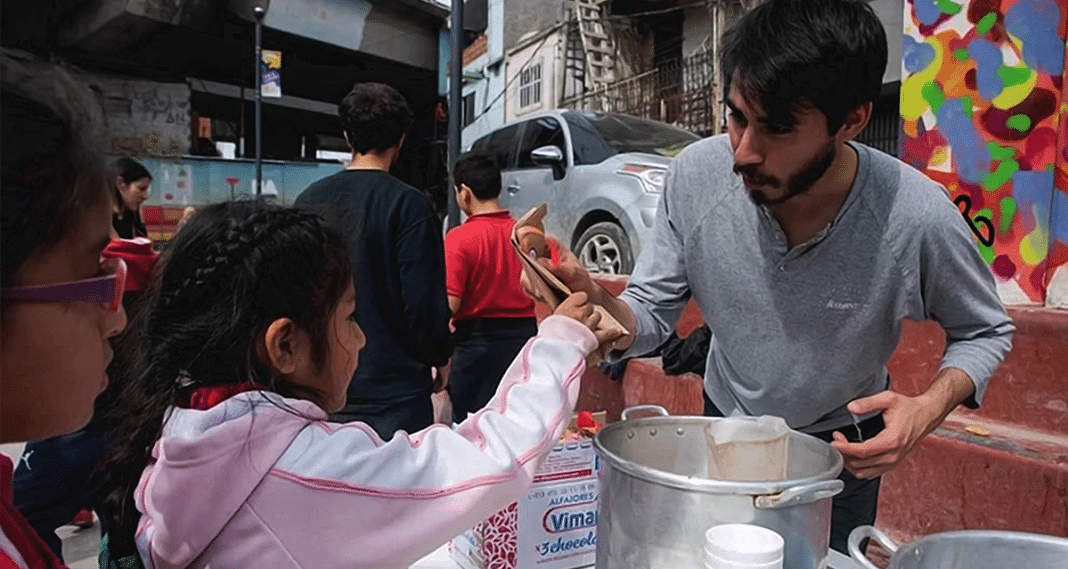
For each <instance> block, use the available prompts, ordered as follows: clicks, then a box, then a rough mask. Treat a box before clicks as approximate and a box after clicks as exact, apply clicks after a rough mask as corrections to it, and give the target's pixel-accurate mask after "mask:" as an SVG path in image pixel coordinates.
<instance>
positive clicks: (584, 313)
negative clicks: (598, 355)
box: [553, 292, 622, 352]
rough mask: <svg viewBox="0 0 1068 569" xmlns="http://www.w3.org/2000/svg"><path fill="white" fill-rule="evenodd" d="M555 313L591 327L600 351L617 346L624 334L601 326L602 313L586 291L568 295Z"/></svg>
mask: <svg viewBox="0 0 1068 569" xmlns="http://www.w3.org/2000/svg"><path fill="white" fill-rule="evenodd" d="M553 314H559V315H560V316H567V317H568V318H572V319H574V320H578V321H579V323H580V324H582V325H583V326H585V327H586V328H589V330H590V332H593V335H594V336H595V337H596V338H597V345H598V350H597V351H598V352H600V351H602V350H603V349H604V348H607V349H608V350H611V349H612V348H613V347H615V346H614V344H615V341H616V340H618V339H619V338H620V337H621V336H622V332H621V331H619V330H610V329H606V328H602V327H601V326H600V324H601V314H600V313H599V312H597V311H595V310H594V305H593V304H592V303H590V301H589V297H588V296H587V295H586V293H584V292H576V293H573V294H572V295H571V296H569V297H567V299H566V300H564V301H563V302H562V303H560V306H558V307H557V308H556V311H555V312H553ZM605 351H607V350H605Z"/></svg>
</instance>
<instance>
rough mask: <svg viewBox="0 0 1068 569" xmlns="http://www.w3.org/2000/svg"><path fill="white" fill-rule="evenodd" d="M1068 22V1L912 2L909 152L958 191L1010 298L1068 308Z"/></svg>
mask: <svg viewBox="0 0 1068 569" xmlns="http://www.w3.org/2000/svg"><path fill="white" fill-rule="evenodd" d="M1066 22H1068V7H1066V5H1065V3H1064V2H1063V1H1062V0H965V1H963V2H961V1H960V0H956V1H954V0H907V1H906V3H905V6H904V37H903V42H904V43H903V44H902V78H903V80H902V85H901V117H902V130H903V133H902V134H903V135H902V138H901V157H902V159H903V160H905V161H906V162H908V163H909V164H912V165H913V166H915V167H917V168H919V169H921V170H923V171H924V172H925V173H926V174H927V175H928V176H930V177H931V178H932V179H934V180H936V181H938V182H940V183H942V184H943V185H945V186H946V188H948V189H949V192H950V194H951V195H952V196H953V198H954V200H955V201H956V202H957V203H958V207H960V209H961V212H962V214H963V215H965V216H966V217H967V218H968V219H969V220H970V222H971V225H972V226H973V229H974V231H975V233H976V241H977V244H978V247H979V250H980V252H981V253H982V255H983V257H984V258H985V259H986V260H987V262H988V263H990V265H991V268H992V269H993V272H994V274H995V275H996V277H997V280H998V286H999V292H1000V293H1001V295H1002V298H1003V299H1004V300H1005V301H1006V302H1007V303H1010V304H1037V305H1042V304H1045V303H1046V302H1047V300H1048V301H1050V304H1052V305H1060V306H1065V307H1068V298H1066V297H1068V282H1066V281H1068V174H1066V168H1068V166H1066V165H1065V161H1066V160H1068V156H1066V155H1065V153H1066V152H1068V126H1066V125H1065V124H1064V123H1065V121H1066V118H1068V105H1066V101H1068V99H1066V95H1065V94H1066V91H1065V65H1064V63H1065V33H1066V25H1068V24H1066ZM1058 303H1059V304H1058Z"/></svg>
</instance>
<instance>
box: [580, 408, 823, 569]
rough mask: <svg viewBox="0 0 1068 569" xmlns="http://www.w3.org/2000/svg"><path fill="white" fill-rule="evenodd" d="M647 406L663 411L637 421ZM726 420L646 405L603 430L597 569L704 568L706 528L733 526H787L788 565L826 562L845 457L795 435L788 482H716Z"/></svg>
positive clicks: (805, 567) (808, 568) (800, 567)
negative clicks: (716, 449) (713, 461)
mask: <svg viewBox="0 0 1068 569" xmlns="http://www.w3.org/2000/svg"><path fill="white" fill-rule="evenodd" d="M639 411H646V412H654V413H656V414H657V415H660V416H657V417H648V418H642V419H631V418H630V417H631V416H632V415H634V414H635V413H637V412H639ZM737 419H738V418H734V419H731V420H737ZM722 420H724V419H717V418H711V417H672V416H668V413H667V411H666V410H664V408H663V407H659V406H650V405H642V406H638V407H631V408H629V409H627V410H625V411H624V412H623V420H622V421H620V422H618V423H613V424H611V425H608V426H606V427H605V428H604V429H602V430H601V432H600V433H598V434H597V437H596V438H595V439H594V443H593V445H594V448H595V449H596V451H597V454H598V455H599V456H600V458H601V461H602V465H601V470H600V473H599V474H598V476H599V478H600V482H601V485H600V505H599V508H598V522H597V569H686V568H693V567H703V566H704V565H703V564H704V561H703V560H702V557H701V556H702V549H703V547H704V541H705V537H704V535H705V531H706V530H707V529H708V528H710V527H712V526H714V525H719V524H724V523H750V524H756V525H759V526H763V527H766V528H769V529H772V530H775V531H777V532H779V534H780V535H782V537H783V539H784V540H785V542H786V545H785V549H784V551H783V555H784V560H783V561H784V568H785V569H822V568H824V567H826V559H827V550H828V547H829V545H828V544H829V542H830V534H831V498H832V497H833V496H835V495H836V494H838V493H839V492H841V491H842V481H841V480H838V479H837V477H838V474H839V473H840V472H841V471H842V455H841V454H839V453H838V451H837V450H835V449H834V448H833V447H831V445H829V444H827V443H825V442H823V441H821V440H819V439H817V438H815V437H811V436H809V435H806V434H803V433H799V432H796V431H791V432H790V441H789V443H788V444H789V460H788V465H789V476H788V479H787V480H783V481H769V482H726V481H721V480H709V479H708V478H707V477H706V474H707V468H708V466H707V465H708V443H707V440H706V438H705V426H706V425H708V424H709V423H711V422H715V421H722Z"/></svg>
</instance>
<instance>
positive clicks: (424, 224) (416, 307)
mask: <svg viewBox="0 0 1068 569" xmlns="http://www.w3.org/2000/svg"><path fill="white" fill-rule="evenodd" d="M420 198H421V199H420ZM405 209H406V210H407V213H408V214H409V215H406V216H405V217H406V221H405V222H403V223H402V224H401V227H400V228H399V229H400V231H399V233H398V235H397V240H396V247H397V269H398V272H399V277H400V286H401V290H400V297H401V303H402V304H403V307H404V318H405V320H406V321H407V324H408V330H409V333H410V334H411V336H412V338H411V340H412V343H411V345H412V346H413V347H414V349H415V355H416V357H418V358H419V359H420V360H421V361H422V362H423V363H425V364H427V365H432V366H443V365H445V364H446V363H448V361H449V357H450V356H451V355H452V335H451V333H450V332H449V320H450V319H451V318H452V312H451V311H450V310H449V300H448V296H447V294H446V292H445V245H444V242H443V240H442V236H441V225H440V224H439V223H438V218H437V216H435V215H434V214H433V212H432V211H431V210H430V205H429V204H427V203H426V200H425V198H422V196H419V198H417V199H412V200H409V203H407V204H405Z"/></svg>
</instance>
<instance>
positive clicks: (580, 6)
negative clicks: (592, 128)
mask: <svg viewBox="0 0 1068 569" xmlns="http://www.w3.org/2000/svg"><path fill="white" fill-rule="evenodd" d="M605 4H607V0H575V11H576V12H577V15H578V25H579V34H580V35H581V36H582V49H583V51H584V52H585V54H586V70H587V73H586V82H587V85H586V86H587V88H588V89H591V90H594V91H596V90H599V89H603V88H605V87H606V86H608V85H610V84H612V82H613V81H615V76H616V65H615V51H616V49H615V42H614V41H612V35H611V33H610V32H609V30H608V28H607V27H606V26H605V25H604V22H603V21H602V19H603V18H604V6H605ZM605 103H606V102H605ZM603 110H608V109H603Z"/></svg>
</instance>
